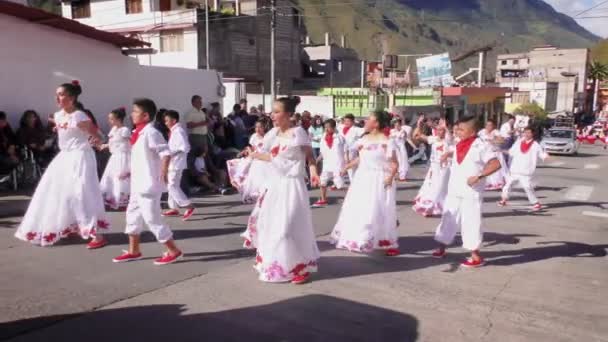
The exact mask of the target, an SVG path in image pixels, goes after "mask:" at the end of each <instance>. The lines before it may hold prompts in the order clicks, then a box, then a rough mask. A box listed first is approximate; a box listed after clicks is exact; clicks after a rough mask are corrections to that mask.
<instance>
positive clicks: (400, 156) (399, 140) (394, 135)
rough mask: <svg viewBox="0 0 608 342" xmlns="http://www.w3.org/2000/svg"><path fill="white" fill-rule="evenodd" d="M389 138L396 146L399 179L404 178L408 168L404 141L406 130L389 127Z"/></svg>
mask: <svg viewBox="0 0 608 342" xmlns="http://www.w3.org/2000/svg"><path fill="white" fill-rule="evenodd" d="M390 138H391V139H392V140H393V141H394V142H395V145H396V147H397V151H396V152H397V161H398V162H399V173H398V175H399V180H405V179H406V177H407V172H408V171H409V168H410V163H409V162H408V159H409V158H408V156H407V149H406V148H405V142H406V140H407V131H406V130H405V129H404V128H403V127H402V128H401V129H400V130H396V129H394V128H393V129H391V133H390Z"/></svg>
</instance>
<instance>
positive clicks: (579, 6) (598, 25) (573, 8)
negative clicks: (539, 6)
mask: <svg viewBox="0 0 608 342" xmlns="http://www.w3.org/2000/svg"><path fill="white" fill-rule="evenodd" d="M545 2H547V3H548V4H550V5H552V6H553V7H554V8H555V9H556V10H558V11H560V12H562V13H565V14H567V15H569V16H575V15H577V14H578V13H580V12H582V11H584V10H586V9H588V8H591V7H592V6H594V5H598V4H600V3H603V2H605V1H604V0H545ZM590 16H605V17H606V18H598V19H578V20H577V22H578V23H579V24H580V25H581V26H583V27H585V28H586V29H588V30H589V31H591V32H593V33H595V34H596V35H598V36H600V37H604V38H608V2H607V3H605V4H602V5H601V6H599V7H598V8H596V9H594V10H592V11H590V12H587V13H585V14H583V15H581V17H590Z"/></svg>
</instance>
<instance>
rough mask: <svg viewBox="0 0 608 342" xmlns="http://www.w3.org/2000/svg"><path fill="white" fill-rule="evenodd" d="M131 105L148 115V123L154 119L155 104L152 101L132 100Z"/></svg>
mask: <svg viewBox="0 0 608 342" xmlns="http://www.w3.org/2000/svg"><path fill="white" fill-rule="evenodd" d="M133 105H134V106H137V107H139V108H140V109H141V110H142V112H144V113H148V118H149V121H152V120H153V119H154V118H155V117H156V104H155V103H154V101H152V100H150V99H147V98H139V99H135V100H133Z"/></svg>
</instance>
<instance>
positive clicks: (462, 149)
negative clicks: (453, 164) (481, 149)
mask: <svg viewBox="0 0 608 342" xmlns="http://www.w3.org/2000/svg"><path fill="white" fill-rule="evenodd" d="M475 139H477V137H476V136H472V137H469V138H466V139H464V140H461V141H460V142H459V143H458V144H456V161H457V162H458V164H462V161H463V160H464V157H466V156H467V153H469V150H470V149H471V145H473V142H475Z"/></svg>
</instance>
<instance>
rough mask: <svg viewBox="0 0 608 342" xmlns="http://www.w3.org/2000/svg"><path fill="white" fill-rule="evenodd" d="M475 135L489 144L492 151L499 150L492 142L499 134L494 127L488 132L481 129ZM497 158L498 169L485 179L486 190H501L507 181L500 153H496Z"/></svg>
mask: <svg viewBox="0 0 608 342" xmlns="http://www.w3.org/2000/svg"><path fill="white" fill-rule="evenodd" d="M477 136H478V137H479V138H480V139H481V140H482V141H483V142H484V143H486V144H487V145H488V146H491V147H492V150H493V151H495V152H498V151H499V147H498V146H497V145H496V144H495V143H494V139H496V138H497V137H499V136H500V132H499V131H498V130H496V129H495V130H493V131H492V132H489V133H488V131H486V130H485V129H482V130H481V131H479V133H477ZM498 160H499V161H500V166H501V168H500V170H498V171H496V172H494V173H493V174H491V175H490V176H488V178H487V179H486V190H488V191H492V190H501V189H502V188H503V186H505V184H506V182H507V170H508V168H507V163H506V162H505V158H504V156H503V154H502V153H498Z"/></svg>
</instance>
